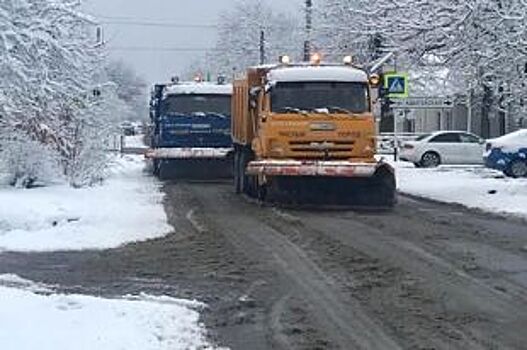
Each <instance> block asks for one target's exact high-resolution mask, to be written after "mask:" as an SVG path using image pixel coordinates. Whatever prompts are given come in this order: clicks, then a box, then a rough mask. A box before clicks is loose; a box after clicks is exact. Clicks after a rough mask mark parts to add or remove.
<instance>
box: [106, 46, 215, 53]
mask: <svg viewBox="0 0 527 350" xmlns="http://www.w3.org/2000/svg"><path fill="white" fill-rule="evenodd" d="M108 50H110V51H156V52H159V51H166V52H207V51H215V50H217V49H214V48H208V47H157V46H109V47H108Z"/></svg>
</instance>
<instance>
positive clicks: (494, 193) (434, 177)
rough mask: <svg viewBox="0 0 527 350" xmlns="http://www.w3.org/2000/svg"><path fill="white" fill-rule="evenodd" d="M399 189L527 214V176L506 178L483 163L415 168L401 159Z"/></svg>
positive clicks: (442, 199)
mask: <svg viewBox="0 0 527 350" xmlns="http://www.w3.org/2000/svg"><path fill="white" fill-rule="evenodd" d="M396 168H397V180H398V188H399V191H401V192H403V193H408V194H411V195H415V196H419V197H424V198H429V199H433V200H437V201H441V202H446V203H458V204H462V205H464V206H466V207H469V208H479V209H482V210H485V211H489V212H494V213H502V214H514V215H519V216H523V217H527V179H512V178H504V177H503V176H502V175H501V173H499V172H496V171H494V170H490V169H487V168H483V167H461V166H459V167H456V166H442V167H439V168H437V169H416V168H414V167H413V165H411V166H408V164H406V163H398V164H397V165H396Z"/></svg>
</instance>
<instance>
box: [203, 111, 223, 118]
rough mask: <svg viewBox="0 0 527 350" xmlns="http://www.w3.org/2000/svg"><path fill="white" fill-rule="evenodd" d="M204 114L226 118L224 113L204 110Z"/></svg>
mask: <svg viewBox="0 0 527 350" xmlns="http://www.w3.org/2000/svg"><path fill="white" fill-rule="evenodd" d="M205 114H209V115H212V116H215V117H218V118H221V119H227V116H226V115H225V114H221V113H218V112H205Z"/></svg>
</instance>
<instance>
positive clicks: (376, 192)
mask: <svg viewBox="0 0 527 350" xmlns="http://www.w3.org/2000/svg"><path fill="white" fill-rule="evenodd" d="M370 78H371V77H370V76H369V75H368V74H367V72H365V71H364V70H362V69H359V68H357V67H353V66H351V65H336V64H333V65H324V64H317V65H311V64H301V65H290V64H281V65H275V66H260V67H254V68H250V69H248V71H247V73H246V75H245V77H243V78H242V79H239V80H236V81H235V82H234V94H233V100H232V111H233V118H232V133H233V134H232V136H233V142H234V148H235V157H234V158H235V164H234V172H235V185H236V191H237V192H245V193H247V194H248V195H251V196H259V197H261V198H262V199H263V197H265V196H266V195H267V193H268V189H269V188H271V187H272V186H273V185H278V186H277V187H278V190H279V191H282V192H283V191H285V192H291V191H290V189H291V188H295V190H294V191H293V192H295V193H298V192H299V190H300V189H302V187H305V190H306V192H309V193H311V194H312V197H313V196H314V197H317V196H327V195H329V192H328V190H330V189H331V187H335V186H327V185H330V184H333V185H336V187H337V193H336V194H335V195H336V196H337V197H339V196H350V197H353V196H355V197H357V194H358V193H359V192H361V193H360V195H359V196H358V197H360V199H361V200H360V201H361V203H360V204H363V203H362V202H364V199H365V198H366V199H368V198H369V199H372V201H373V202H375V203H378V202H382V204H387V205H392V204H393V203H394V199H395V176H394V171H393V169H392V167H391V166H390V165H388V164H386V163H384V162H382V161H381V162H379V161H377V160H376V159H375V157H374V156H375V152H376V125H375V119H374V116H373V113H372V100H371V86H370V82H371V79H370ZM353 180H358V181H353ZM275 187H276V186H275ZM343 187H346V188H348V189H350V191H348V193H344V192H342V191H340V190H339V189H338V188H340V189H343ZM317 192H319V193H317ZM368 192H369V193H368ZM290 194H291V193H289V195H290Z"/></svg>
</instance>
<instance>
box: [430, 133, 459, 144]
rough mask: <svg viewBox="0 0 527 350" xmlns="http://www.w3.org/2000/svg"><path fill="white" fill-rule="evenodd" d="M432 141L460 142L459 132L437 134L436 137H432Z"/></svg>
mask: <svg viewBox="0 0 527 350" xmlns="http://www.w3.org/2000/svg"><path fill="white" fill-rule="evenodd" d="M430 142H433V143H458V142H460V140H459V134H456V133H449V134H441V135H437V136H436V137H434V138H433V139H431V140H430Z"/></svg>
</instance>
